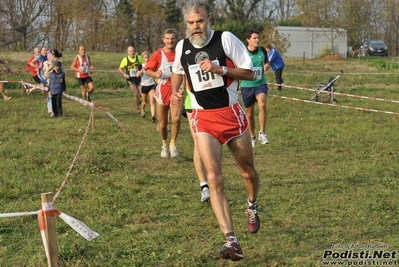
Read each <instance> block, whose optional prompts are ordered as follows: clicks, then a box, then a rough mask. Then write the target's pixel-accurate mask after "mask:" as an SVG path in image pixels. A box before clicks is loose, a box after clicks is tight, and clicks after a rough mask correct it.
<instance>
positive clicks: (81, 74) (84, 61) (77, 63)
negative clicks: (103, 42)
mask: <svg viewBox="0 0 399 267" xmlns="http://www.w3.org/2000/svg"><path fill="white" fill-rule="evenodd" d="M71 70H73V71H74V72H75V77H76V79H77V81H78V84H79V86H80V89H81V90H82V98H83V99H84V100H87V101H89V102H91V99H90V94H91V93H93V92H94V82H93V79H92V78H91V76H90V71H94V66H93V65H92V64H91V60H90V56H89V55H88V54H86V48H85V47H84V46H83V45H81V46H79V54H78V55H77V56H75V58H74V59H73V61H72V65H71Z"/></svg>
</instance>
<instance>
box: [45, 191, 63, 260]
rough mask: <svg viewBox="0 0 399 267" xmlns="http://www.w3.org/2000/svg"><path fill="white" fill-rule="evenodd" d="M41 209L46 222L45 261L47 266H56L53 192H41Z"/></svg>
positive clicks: (56, 246)
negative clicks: (46, 247)
mask: <svg viewBox="0 0 399 267" xmlns="http://www.w3.org/2000/svg"><path fill="white" fill-rule="evenodd" d="M42 210H43V212H44V221H45V224H46V228H45V230H44V231H45V234H46V241H47V245H48V252H49V253H48V257H47V263H48V266H49V267H58V264H59V261H58V244H57V234H56V231H55V213H54V202H53V193H51V192H50V193H43V194H42Z"/></svg>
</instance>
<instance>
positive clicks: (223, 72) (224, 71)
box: [221, 66, 228, 76]
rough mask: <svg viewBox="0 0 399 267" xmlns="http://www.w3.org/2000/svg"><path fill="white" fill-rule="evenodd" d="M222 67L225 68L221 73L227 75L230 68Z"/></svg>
mask: <svg viewBox="0 0 399 267" xmlns="http://www.w3.org/2000/svg"><path fill="white" fill-rule="evenodd" d="M222 69H223V71H222V74H221V75H222V76H224V75H226V73H227V71H228V69H227V67H226V66H222Z"/></svg>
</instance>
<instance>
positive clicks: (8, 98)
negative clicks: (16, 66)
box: [0, 57, 11, 101]
mask: <svg viewBox="0 0 399 267" xmlns="http://www.w3.org/2000/svg"><path fill="white" fill-rule="evenodd" d="M0 63H1V64H8V61H7V60H3V59H2V58H1V57H0ZM0 93H1V95H2V96H3V99H4V101H8V100H10V99H11V97H10V96H7V95H6V93H5V92H4V83H2V82H0Z"/></svg>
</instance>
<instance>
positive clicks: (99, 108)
mask: <svg viewBox="0 0 399 267" xmlns="http://www.w3.org/2000/svg"><path fill="white" fill-rule="evenodd" d="M20 83H21V84H22V85H23V86H24V87H25V88H26V86H29V87H32V88H35V89H39V90H43V91H48V88H47V86H40V85H37V84H32V83H27V82H24V81H20ZM62 95H63V96H65V97H66V98H68V99H71V100H74V101H76V102H79V103H81V104H83V105H84V106H90V107H93V106H94V107H95V108H96V109H98V110H100V111H103V112H105V113H106V114H107V115H108V117H110V118H111V119H113V120H114V121H115V122H116V124H118V126H119V128H120V129H121V130H122V131H123V133H126V130H125V129H124V128H123V127H122V125H121V124H120V122H119V121H118V120H117V119H116V118H115V117H114V116H113V115H112V114H111V113H109V112H108V110H106V109H105V108H104V107H102V106H100V105H99V104H97V103H95V102H89V101H87V100H84V99H82V98H80V97H76V96H71V95H68V94H67V93H65V92H63V94H62Z"/></svg>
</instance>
